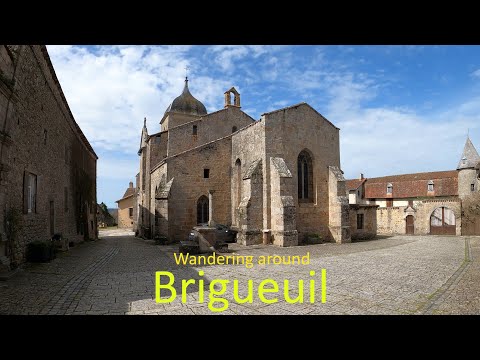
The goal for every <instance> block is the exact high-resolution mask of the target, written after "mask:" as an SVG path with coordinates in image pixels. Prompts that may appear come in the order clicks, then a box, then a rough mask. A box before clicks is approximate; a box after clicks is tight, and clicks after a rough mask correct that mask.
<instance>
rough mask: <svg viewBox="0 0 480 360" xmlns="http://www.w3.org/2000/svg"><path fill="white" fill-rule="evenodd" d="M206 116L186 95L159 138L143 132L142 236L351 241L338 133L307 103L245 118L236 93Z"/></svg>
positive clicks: (138, 211)
mask: <svg viewBox="0 0 480 360" xmlns="http://www.w3.org/2000/svg"><path fill="white" fill-rule="evenodd" d="M224 95H225V103H224V104H225V106H224V108H223V109H220V110H218V111H214V112H211V113H208V112H207V110H206V108H205V106H204V105H203V104H202V103H201V102H200V101H199V100H197V99H196V98H195V97H193V95H192V94H191V93H190V91H189V88H188V79H186V80H185V87H184V89H183V92H182V93H181V94H180V96H178V97H177V98H176V99H174V100H173V102H172V103H171V104H170V106H169V107H168V108H167V109H166V111H165V114H164V115H163V117H162V119H161V120H160V125H161V131H160V132H157V133H154V134H149V133H148V130H147V127H146V121H145V123H144V126H143V130H142V134H141V141H140V147H139V150H138V155H139V157H140V172H139V173H138V174H137V178H136V198H135V206H134V214H133V218H134V230H135V231H136V232H137V234H138V235H139V236H144V237H147V238H151V237H155V236H166V237H167V238H168V241H169V242H173V241H178V240H183V239H185V238H186V236H187V235H188V233H189V231H190V230H191V229H192V227H194V226H197V225H205V224H208V225H214V224H216V223H219V224H226V225H231V226H232V227H234V228H236V229H237V230H238V231H239V233H238V239H237V241H238V242H240V243H242V244H244V245H251V244H258V243H261V242H262V241H263V240H264V239H266V241H267V242H270V243H273V244H275V245H278V246H294V245H298V244H299V243H302V242H303V241H304V240H305V239H306V238H308V237H313V236H316V237H317V238H320V239H322V240H325V241H335V242H338V243H343V242H349V241H350V224H349V203H348V196H347V192H346V188H345V179H344V177H343V172H342V171H341V167H340V149H339V128H337V127H336V126H335V125H334V124H332V123H331V122H330V121H329V120H327V119H326V118H325V117H324V116H322V115H321V114H320V113H319V112H317V111H316V110H315V109H314V108H312V107H311V106H310V105H308V104H307V103H300V104H297V105H293V106H289V107H286V108H283V109H278V110H275V111H271V112H268V113H264V114H263V115H262V116H261V119H260V120H258V121H256V120H255V119H253V118H252V117H251V116H249V115H248V114H246V113H245V112H243V111H242V110H241V102H240V94H239V93H238V92H237V91H236V89H235V88H233V87H232V88H231V89H230V90H228V91H226V92H225V94H224Z"/></svg>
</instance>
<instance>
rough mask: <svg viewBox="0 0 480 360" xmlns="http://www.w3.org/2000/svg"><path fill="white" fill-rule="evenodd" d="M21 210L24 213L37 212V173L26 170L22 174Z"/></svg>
mask: <svg viewBox="0 0 480 360" xmlns="http://www.w3.org/2000/svg"><path fill="white" fill-rule="evenodd" d="M23 210H24V213H25V214H30V213H36V212H37V175H35V174H32V173H29V172H28V171H25V173H24V176H23Z"/></svg>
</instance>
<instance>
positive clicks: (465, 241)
mask: <svg viewBox="0 0 480 360" xmlns="http://www.w3.org/2000/svg"><path fill="white" fill-rule="evenodd" d="M119 234H120V235H121V236H115V235H119ZM100 236H101V237H102V238H101V239H100V240H98V241H95V242H87V243H83V244H81V245H78V246H76V247H74V248H71V249H70V251H68V252H65V253H60V254H59V255H58V257H57V259H55V260H54V261H52V262H51V263H45V264H27V265H26V266H25V267H24V268H23V269H22V270H20V271H19V272H18V273H17V274H16V275H15V276H13V277H11V278H10V279H8V280H7V281H3V282H0V314H74V315H75V314H192V315H193V314H214V313H212V312H211V311H210V310H209V309H208V300H209V296H208V295H209V293H208V291H207V290H208V281H209V280H210V281H211V280H213V279H230V280H233V279H238V280H239V284H240V285H239V288H240V297H241V298H243V297H244V296H245V294H246V292H245V290H246V284H247V280H248V279H253V283H254V296H253V299H254V301H253V303H246V304H241V305H240V304H238V303H237V302H236V301H235V300H234V297H233V292H232V288H233V286H232V284H231V283H230V284H229V285H228V286H227V289H228V290H227V292H226V293H225V294H224V295H221V296H219V297H222V298H225V299H227V300H228V301H229V307H228V309H227V310H226V311H223V312H221V313H219V314H312V315H314V314H479V313H480V300H479V299H480V296H479V295H480V292H479V290H480V277H479V276H480V275H479V274H480V263H479V262H478V259H480V237H450V236H443V237H442V236H395V237H388V238H381V239H377V240H372V241H365V242H357V243H352V244H343V245H337V244H331V243H329V244H321V245H310V246H298V247H291V248H278V247H273V246H264V245H257V246H252V247H243V246H240V245H237V244H231V245H230V248H231V249H232V250H234V251H235V253H236V254H237V255H252V256H254V257H255V259H256V258H258V256H261V255H282V256H283V255H305V254H306V253H307V252H310V264H309V265H266V266H262V265H258V264H255V265H254V266H253V267H252V268H251V269H247V268H246V267H245V266H244V265H212V266H196V267H192V266H183V265H180V266H179V265H176V263H175V261H174V258H173V252H174V251H176V250H177V248H178V247H177V246H157V245H155V244H154V242H153V241H149V240H142V239H138V238H134V237H133V236H132V235H129V233H119V232H115V231H110V232H104V233H102V232H101V234H100ZM322 268H325V269H326V270H327V296H326V303H321V302H320V296H318V297H317V299H316V302H315V303H313V304H311V303H309V302H308V301H309V297H308V292H307V291H306V292H305V294H306V295H305V300H304V303H303V304H289V303H287V302H285V300H284V298H283V280H284V279H289V281H290V287H291V288H292V289H291V291H290V295H291V297H293V298H295V297H296V294H297V289H298V280H299V279H304V281H305V289H306V290H307V288H308V286H309V285H308V284H309V279H310V278H311V276H310V275H309V272H310V270H315V271H316V273H317V275H319V274H320V270H321V269H322ZM200 270H203V271H204V272H205V275H204V276H203V278H204V279H205V295H204V299H205V300H204V302H203V303H199V301H198V296H199V293H198V288H196V285H195V286H193V285H192V286H191V287H190V288H189V292H188V293H187V302H186V303H182V301H181V292H180V288H179V286H178V283H180V282H181V280H182V279H199V276H198V271H200ZM156 271H170V272H172V273H173V274H174V275H175V288H176V289H177V293H178V296H177V298H176V299H175V300H174V301H173V302H171V303H167V304H158V303H156V302H155V272H156ZM267 278H271V279H274V280H276V281H277V282H278V284H279V292H278V294H277V295H278V299H279V301H278V302H277V303H274V304H265V303H263V302H260V300H259V299H258V295H257V294H256V289H257V288H258V284H259V283H260V281H262V280H264V279H267ZM319 279H320V278H319V276H317V280H318V281H316V288H317V291H318V292H317V294H319V291H320V285H321V282H320V281H319ZM165 281H166V280H165ZM196 289H197V290H196ZM163 291H165V292H166V293H168V291H166V290H163ZM163 291H162V294H163ZM271 296H272V294H268V295H267V297H268V298H270V297H271ZM217 306H218V304H217ZM217 314H218V313H217Z"/></svg>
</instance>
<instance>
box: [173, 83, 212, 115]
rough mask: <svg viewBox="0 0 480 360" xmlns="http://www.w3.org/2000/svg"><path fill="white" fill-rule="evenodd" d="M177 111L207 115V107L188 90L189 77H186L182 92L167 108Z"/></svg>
mask: <svg viewBox="0 0 480 360" xmlns="http://www.w3.org/2000/svg"><path fill="white" fill-rule="evenodd" d="M170 111H172V112H176V113H182V114H190V115H206V114H207V109H206V108H205V105H203V104H202V103H201V102H200V101H199V100H197V99H195V98H194V97H193V95H192V94H190V91H189V90H188V78H185V87H184V88H183V92H182V94H181V95H180V96H179V97H177V98H176V99H175V100H173V102H172V103H171V104H170V106H169V107H168V108H167V110H166V111H165V113H167V112H170Z"/></svg>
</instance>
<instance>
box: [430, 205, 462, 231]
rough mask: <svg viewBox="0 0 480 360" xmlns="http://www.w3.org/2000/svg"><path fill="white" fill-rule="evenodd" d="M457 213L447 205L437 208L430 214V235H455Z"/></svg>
mask: <svg viewBox="0 0 480 360" xmlns="http://www.w3.org/2000/svg"><path fill="white" fill-rule="evenodd" d="M455 234H456V226H455V214H454V213H453V211H452V210H451V209H449V208H447V207H444V206H442V207H439V208H436V209H435V211H434V212H433V213H432V215H431V216H430V235H455Z"/></svg>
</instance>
